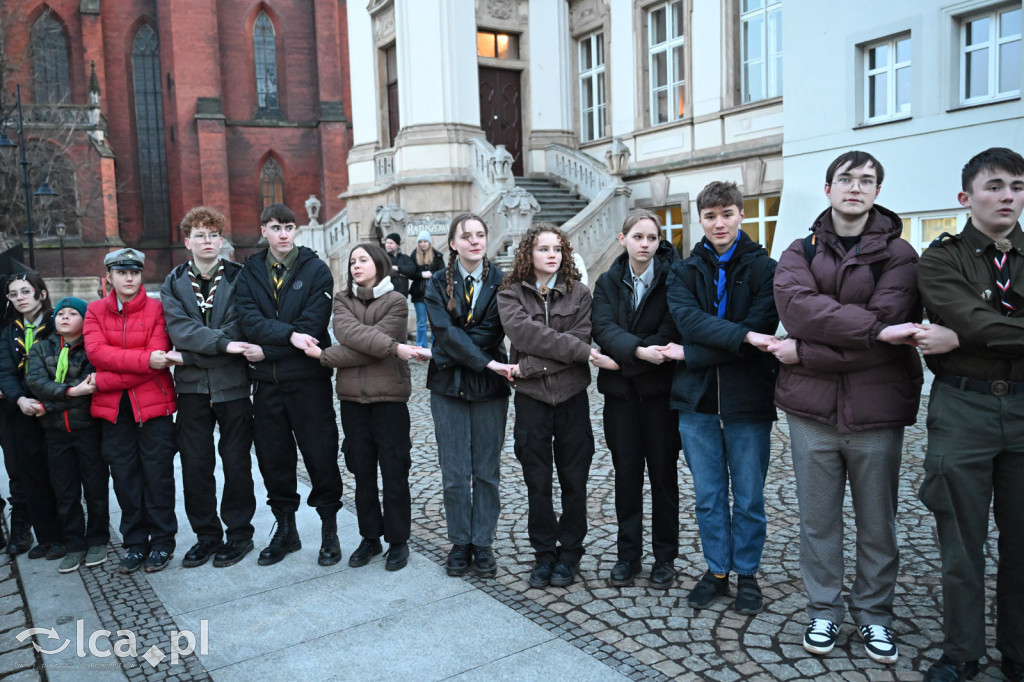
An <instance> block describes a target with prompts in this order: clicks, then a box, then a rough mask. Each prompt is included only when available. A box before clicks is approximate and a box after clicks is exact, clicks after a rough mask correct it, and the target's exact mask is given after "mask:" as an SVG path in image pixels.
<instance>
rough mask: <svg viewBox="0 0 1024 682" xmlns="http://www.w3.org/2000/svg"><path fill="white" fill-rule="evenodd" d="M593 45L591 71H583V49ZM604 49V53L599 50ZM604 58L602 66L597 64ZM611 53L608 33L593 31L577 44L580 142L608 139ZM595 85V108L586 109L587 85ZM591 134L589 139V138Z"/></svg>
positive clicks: (593, 86) (591, 47) (577, 41)
mask: <svg viewBox="0 0 1024 682" xmlns="http://www.w3.org/2000/svg"><path fill="white" fill-rule="evenodd" d="M584 43H590V53H591V55H592V60H591V68H589V69H584V68H583V45H584ZM598 48H600V49H598ZM598 56H600V60H601V61H600V64H598V63H597V60H598ZM607 58H608V51H607V49H606V47H605V45H604V29H603V28H602V29H598V30H596V31H591V32H590V33H588V34H586V35H584V36H581V37H580V38H578V39H577V40H576V72H577V78H576V85H577V94H578V96H579V119H578V120H579V126H580V128H579V138H580V142H581V143H583V144H585V143H587V142H594V141H595V140H600V139H603V138H606V137H608V76H607ZM587 80H590V81H591V92H593V93H594V106H592V107H589V108H588V107H586V106H584V99H583V87H584V83H585V82H586V81H587ZM588 113H592V114H593V118H592V119H591V123H592V125H591V126H589V128H590V129H589V130H588V126H587V114H588ZM588 133H589V136H588Z"/></svg>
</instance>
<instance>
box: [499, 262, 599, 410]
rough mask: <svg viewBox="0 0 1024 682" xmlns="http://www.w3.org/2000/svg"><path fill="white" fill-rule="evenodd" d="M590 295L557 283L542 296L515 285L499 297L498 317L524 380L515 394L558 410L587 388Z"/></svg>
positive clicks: (575, 286) (520, 379)
mask: <svg viewBox="0 0 1024 682" xmlns="http://www.w3.org/2000/svg"><path fill="white" fill-rule="evenodd" d="M591 300H592V299H591V296H590V291H589V290H588V289H587V287H586V286H584V284H583V282H573V285H572V291H569V290H568V287H567V286H566V283H565V282H564V281H562V279H561V278H559V279H558V281H556V282H555V286H553V287H551V288H550V289H548V292H547V296H542V295H541V293H540V291H538V290H537V287H535V286H533V285H532V284H526V283H524V282H516V283H514V284H511V285H509V286H508V287H506V288H504V289H502V290H501V291H499V292H498V313H499V315H500V316H501V326H502V327H504V329H505V335H506V336H508V340H509V343H510V345H511V347H512V352H511V362H512V363H513V364H517V365H519V371H520V372H521V373H522V376H520V377H517V378H516V379H515V380H514V382H513V386H514V387H515V389H516V390H517V391H519V392H520V393H523V394H525V395H528V396H530V397H531V398H533V399H534V400H539V401H540V402H542V403H547V404H548V405H559V404H561V403H564V402H565V401H566V400H568V399H569V398H571V397H573V396H574V395H576V394H577V393H579V392H580V391H582V390H583V389H585V388H586V387H587V386H589V385H590V365H589V364H588V363H589V361H590V308H591Z"/></svg>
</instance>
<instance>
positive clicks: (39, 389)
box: [25, 335, 99, 433]
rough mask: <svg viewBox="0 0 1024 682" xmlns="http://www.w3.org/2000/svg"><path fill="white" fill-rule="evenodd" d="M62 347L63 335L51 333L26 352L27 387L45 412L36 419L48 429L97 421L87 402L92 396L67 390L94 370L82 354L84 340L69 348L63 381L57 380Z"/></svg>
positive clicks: (75, 428) (86, 425)
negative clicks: (71, 392) (71, 394)
mask: <svg viewBox="0 0 1024 682" xmlns="http://www.w3.org/2000/svg"><path fill="white" fill-rule="evenodd" d="M63 347H64V338H63V337H61V336H59V335H58V336H51V337H50V338H47V339H44V340H42V341H39V342H38V343H35V344H33V345H32V350H31V351H30V352H29V355H28V370H27V371H26V372H25V376H26V379H27V380H28V387H29V390H30V391H32V395H34V396H35V397H36V398H37V399H38V400H39V401H40V402H42V403H43V409H44V410H46V412H45V413H44V414H43V415H42V416H41V417H39V422H40V423H41V424H42V426H43V428H44V429H47V430H48V431H63V432H65V433H70V432H72V431H81V430H82V429H87V428H89V427H91V426H95V425H97V424H98V423H99V422H97V421H95V420H94V419H93V418H92V415H91V413H90V405H91V403H92V396H90V395H79V396H74V397H70V398H69V397H68V395H67V393H68V389H70V388H71V387H72V386H77V385H78V384H80V383H82V382H83V381H84V380H85V378H86V377H87V376H88V375H89V374H90V373H91V372H92V371H93V367H92V365H90V364H89V359H88V357H86V354H85V339H84V338H81V339H79V340H78V341H77V342H76V343H75V345H73V346H71V347H69V348H68V369H67V374H65V375H64V381H60V382H59V381H57V380H56V379H55V377H56V376H57V360H58V359H59V358H60V352H61V349H63Z"/></svg>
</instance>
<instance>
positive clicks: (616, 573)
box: [608, 561, 640, 587]
mask: <svg viewBox="0 0 1024 682" xmlns="http://www.w3.org/2000/svg"><path fill="white" fill-rule="evenodd" d="M639 572H640V562H639V561H620V562H619V563H617V564H615V565H614V566H612V572H611V575H610V576H609V577H608V584H609V585H611V586H612V587H629V586H630V585H632V584H633V583H634V582H635V580H636V574H637V573H639Z"/></svg>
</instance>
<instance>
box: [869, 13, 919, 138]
mask: <svg viewBox="0 0 1024 682" xmlns="http://www.w3.org/2000/svg"><path fill="white" fill-rule="evenodd" d="M904 40H907V41H910V47H909V48H908V49H909V51H910V56H909V57H908V58H907V60H906V61H903V62H899V61H896V59H897V49H896V46H897V44H898V43H901V42H903V41H904ZM883 46H884V47H887V48H888V50H889V55H890V59H889V60H888V62H887V63H886V65H885V67H882V68H878V67H876V68H874V69H872V68H871V50H874V49H877V48H879V47H883ZM860 49H861V60H862V67H863V73H864V78H863V81H862V83H861V87H862V88H863V97H864V101H863V106H862V108H861V116H862V117H863V118H862V122H863V123H864V124H865V125H872V124H875V123H887V122H889V121H899V120H903V119H906V118H910V117H911V116H912V115H913V103H914V96H913V90H914V84H913V78H914V71H913V66H914V42H913V35H912V33H911V32H910V31H904V32H902V33H898V34H895V35H892V36H889V37H888V38H882V39H881V40H873V41H871V42H868V43H864V44H863V45H862V46H861V48H860ZM902 69H910V79H911V82H910V99H909V101H908V102H907V109H906V111H901V110H898V107H899V102H898V101H897V99H896V97H897V75H898V73H897V72H898V71H900V70H902ZM880 74H885V75H886V76H887V79H886V80H887V83H886V95H885V96H886V106H887V110H888V109H891V113H887V114H884V115H881V116H872V115H871V92H872V88H871V85H872V84H871V78H872V77H873V76H877V75H880Z"/></svg>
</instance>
